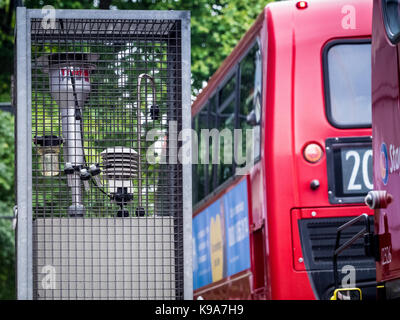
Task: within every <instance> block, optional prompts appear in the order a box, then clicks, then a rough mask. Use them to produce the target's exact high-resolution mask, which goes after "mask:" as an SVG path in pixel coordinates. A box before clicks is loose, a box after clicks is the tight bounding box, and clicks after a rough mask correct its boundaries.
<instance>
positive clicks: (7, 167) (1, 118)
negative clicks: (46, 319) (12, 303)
mask: <svg viewBox="0 0 400 320" xmlns="http://www.w3.org/2000/svg"><path fill="white" fill-rule="evenodd" d="M13 168H14V117H13V116H12V115H11V114H9V113H6V112H0V299H14V291H15V285H14V283H15V281H14V278H15V272H14V232H13V229H12V226H11V220H9V219H3V218H1V216H12V208H13V206H14V170H13Z"/></svg>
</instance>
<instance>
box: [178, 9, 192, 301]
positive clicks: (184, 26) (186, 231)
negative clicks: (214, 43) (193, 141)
mask: <svg viewBox="0 0 400 320" xmlns="http://www.w3.org/2000/svg"><path fill="white" fill-rule="evenodd" d="M181 30H182V31H181V34H182V38H181V41H182V45H181V48H182V53H181V54H182V61H181V63H182V129H190V128H191V86H190V63H191V61H190V12H186V14H185V16H184V17H183V18H182V22H181ZM191 152H192V150H191ZM190 159H191V157H190ZM182 166H183V168H182V171H183V174H182V186H183V188H182V192H183V263H184V267H183V269H184V270H183V273H184V282H183V286H184V287H183V298H184V299H185V300H191V299H193V266H192V264H193V263H192V253H193V251H192V175H191V173H192V168H191V164H182Z"/></svg>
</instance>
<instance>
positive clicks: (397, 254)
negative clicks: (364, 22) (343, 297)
mask: <svg viewBox="0 0 400 320" xmlns="http://www.w3.org/2000/svg"><path fill="white" fill-rule="evenodd" d="M372 26H373V28H372V120H373V121H372V133H373V137H374V139H373V151H374V170H373V173H374V174H373V176H374V189H375V190H374V192H373V193H371V196H372V197H371V199H370V200H373V201H371V207H372V208H374V209H375V234H376V235H377V237H376V238H377V241H376V243H377V247H378V250H376V252H377V254H376V261H377V263H376V278H377V282H378V283H379V284H380V285H381V287H383V289H382V290H381V293H382V295H380V296H379V297H380V298H387V299H394V298H397V299H398V298H400V232H399V226H400V216H399V211H400V203H399V193H400V177H399V170H400V154H399V152H400V151H399V150H400V131H399V125H398V123H399V121H400V112H399V102H400V96H399V88H400V84H399V70H400V64H399V50H400V45H399V41H400V1H399V0H375V1H374V7H373V22H372Z"/></svg>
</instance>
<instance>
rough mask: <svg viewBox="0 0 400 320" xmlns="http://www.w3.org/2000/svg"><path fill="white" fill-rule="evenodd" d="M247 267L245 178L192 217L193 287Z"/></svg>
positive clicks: (248, 250)
mask: <svg viewBox="0 0 400 320" xmlns="http://www.w3.org/2000/svg"><path fill="white" fill-rule="evenodd" d="M248 268H250V241H249V219H248V199H247V181H246V179H245V180H243V181H242V182H240V183H239V184H238V185H237V186H235V187H234V188H233V189H231V190H230V191H229V192H227V193H226V194H225V195H223V196H222V197H221V198H220V199H218V200H217V201H215V202H214V203H212V204H211V205H210V206H209V207H207V208H206V209H204V210H203V211H202V212H200V213H199V214H198V215H197V216H196V217H195V218H194V219H193V287H194V289H198V288H201V287H203V286H205V285H207V284H210V283H212V282H215V281H218V280H221V279H223V278H225V277H227V276H231V275H233V274H236V273H238V272H240V271H243V270H245V269H248Z"/></svg>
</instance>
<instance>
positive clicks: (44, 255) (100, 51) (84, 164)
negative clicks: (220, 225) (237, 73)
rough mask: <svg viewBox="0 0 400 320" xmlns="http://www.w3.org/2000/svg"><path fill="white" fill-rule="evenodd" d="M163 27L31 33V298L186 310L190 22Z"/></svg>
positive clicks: (63, 22) (150, 23) (69, 23)
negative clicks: (185, 52)
mask: <svg viewBox="0 0 400 320" xmlns="http://www.w3.org/2000/svg"><path fill="white" fill-rule="evenodd" d="M167 15H168V13H166V16H165V18H164V19H161V18H160V19H144V18H141V17H140V14H139V12H138V13H137V14H135V12H132V15H131V16H130V17H129V18H126V17H125V18H123V19H119V18H118V14H114V15H113V16H112V19H107V18H97V17H95V15H91V16H94V17H91V18H80V17H79V15H78V16H77V15H76V11H71V14H70V18H69V17H65V14H64V15H63V18H59V17H57V15H56V17H55V20H54V21H53V23H52V24H51V25H50V26H47V27H46V25H44V24H43V19H42V18H31V19H30V21H29V33H30V37H29V38H30V39H29V43H30V46H29V47H30V48H28V50H29V49H30V52H29V55H28V57H30V65H31V90H32V91H31V119H30V120H31V128H32V130H31V131H32V136H31V139H32V144H31V146H32V166H31V167H32V241H33V246H32V252H33V259H32V261H33V298H36V299H182V298H183V291H184V272H183V270H184V259H183V258H184V250H183V248H184V244H183V241H184V236H183V234H184V232H183V207H184V197H183V174H182V165H181V164H180V163H179V161H176V160H177V157H176V155H177V154H178V150H179V148H180V147H181V142H179V140H178V139H177V134H178V132H179V131H180V130H182V114H183V103H182V81H183V80H182V32H181V30H182V28H181V23H182V21H181V20H179V19H170V18H168V16H167ZM17 81H18V80H17ZM18 112H20V111H19V110H18ZM18 156H20V155H18Z"/></svg>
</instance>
